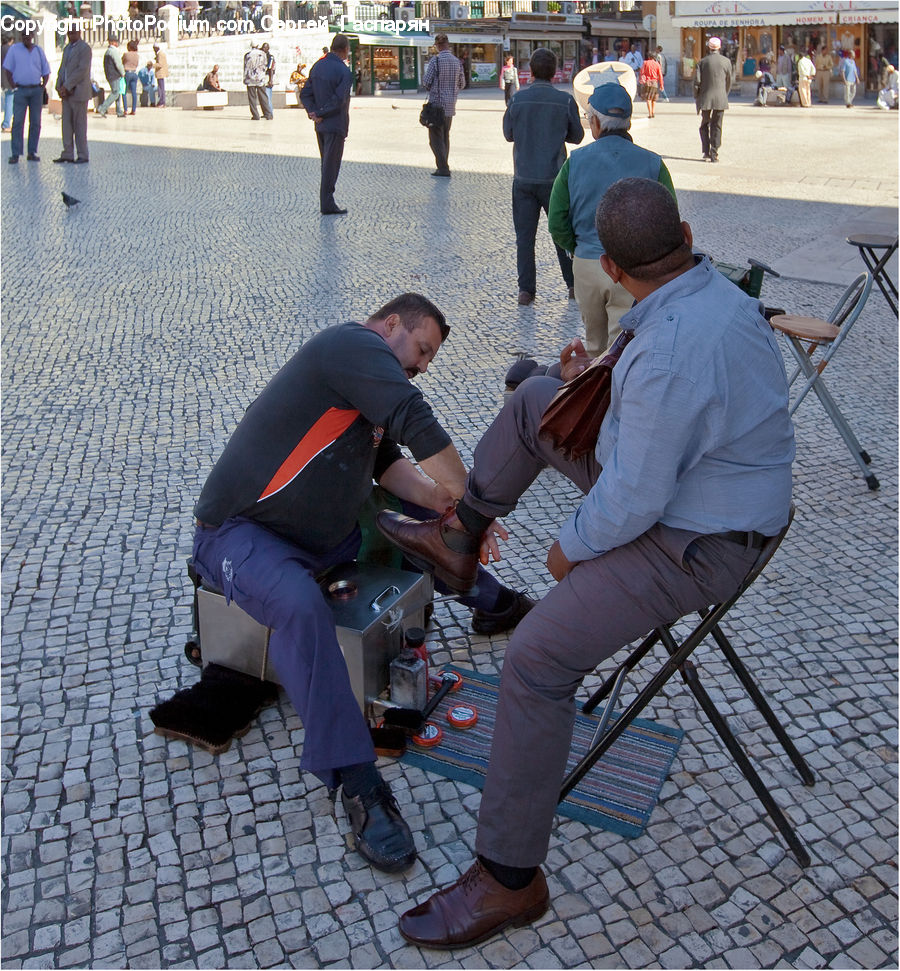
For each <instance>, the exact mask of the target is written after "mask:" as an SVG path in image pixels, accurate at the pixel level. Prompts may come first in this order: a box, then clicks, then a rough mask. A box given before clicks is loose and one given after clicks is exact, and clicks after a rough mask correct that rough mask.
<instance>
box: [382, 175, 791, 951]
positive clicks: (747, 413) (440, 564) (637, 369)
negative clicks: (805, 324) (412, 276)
mask: <svg viewBox="0 0 900 971" xmlns="http://www.w3.org/2000/svg"><path fill="white" fill-rule="evenodd" d="M597 227H598V232H599V235H600V238H601V240H602V243H603V249H604V254H603V256H601V257H600V259H601V260H602V261H603V268H604V270H605V271H606V272H607V273H608V274H609V275H610V277H611V278H612V279H613V280H615V281H617V282H621V283H622V285H623V286H624V287H625V288H626V289H627V290H628V292H629V293H630V294H632V296H633V297H634V298H635V300H636V301H637V303H636V305H635V306H634V307H633V308H632V309H631V310H630V311H629V312H628V313H626V314H625V315H624V316H623V318H622V329H623V330H631V331H634V339H633V340H632V341H631V342H630V343H629V344H628V345H627V347H625V349H624V351H623V353H622V357H621V358H620V360H619V362H618V364H616V366H615V368H614V370H613V372H612V393H611V402H610V406H609V410H608V411H607V414H606V416H605V418H604V420H603V424H602V425H601V428H600V434H599V437H598V440H597V446H596V450H595V451H594V452H588V454H587V455H585V456H583V457H582V458H581V459H579V460H577V461H574V462H572V461H568V460H567V459H566V458H565V457H564V456H563V455H562V453H561V452H557V451H555V450H554V448H553V446H552V444H551V443H550V442H549V441H547V440H545V439H543V438H540V437H539V436H538V427H539V425H540V420H541V415H542V413H543V412H544V410H545V408H546V407H547V404H548V402H549V401H550V399H551V398H552V396H553V394H554V393H555V391H556V390H557V388H558V387H559V384H560V382H559V381H558V380H555V379H553V378H549V377H534V378H528V379H527V380H525V381H523V382H522V383H521V384H520V385H519V387H518V388H517V389H516V391H515V393H514V394H513V395H512V397H511V398H510V400H509V401H508V402H507V404H506V406H505V407H504V409H503V410H502V411H501V412H500V415H499V416H498V417H497V419H496V420H495V421H494V423H493V424H492V425H491V427H490V428H489V429H488V430H487V432H486V433H485V435H484V437H483V438H482V439H481V441H480V442H479V444H478V446H477V447H476V449H475V459H474V463H473V468H472V471H471V472H470V474H469V478H468V482H467V484H466V492H465V495H464V497H463V498H462V500H461V501H460V502H459V504H458V505H457V506H456V510H455V512H452V513H451V512H448V513H447V514H446V515H445V516H444V517H442V519H441V520H440V521H439V522H438V523H436V524H435V523H416V522H414V521H410V520H404V519H403V517H399V518H398V515H397V514H396V513H387V512H381V513H379V515H378V518H377V522H378V524H379V526H381V528H382V531H383V532H385V533H386V534H387V535H388V536H389V537H390V538H391V539H392V540H393V541H394V542H395V543H396V544H397V545H398V546H400V548H401V549H403V550H405V551H406V552H407V553H412V554H414V555H416V556H418V557H419V558H422V559H426V560H430V561H431V562H432V563H434V564H436V566H435V569H436V571H437V570H438V569H440V570H442V571H444V572H452V573H453V574H455V575H457V576H459V577H460V578H462V579H464V580H465V579H466V578H467V577H473V576H474V574H475V568H476V564H477V562H478V550H479V547H480V546H481V543H482V536H483V535H484V534H485V532H486V531H487V530H488V529H490V528H491V523H492V521H493V520H494V518H495V517H497V516H504V515H506V514H507V513H508V512H510V511H511V510H512V509H514V508H515V506H516V502H517V501H518V499H519V497H520V496H521V495H522V494H523V493H524V492H525V491H526V490H527V489H528V487H529V486H530V485H531V483H532V482H533V481H534V479H535V478H536V477H537V475H538V474H539V472H540V471H541V469H543V468H545V467H546V466H548V465H550V466H553V467H554V468H555V469H558V470H559V471H560V472H562V473H563V475H566V476H567V477H568V478H570V479H571V480H572V481H573V482H574V483H575V484H576V485H578V486H579V487H580V488H581V489H582V491H583V492H584V494H585V498H584V500H583V501H582V503H581V505H580V506H579V507H578V508H577V509H576V510H575V511H574V512H573V513H572V515H571V516H570V517H569V519H568V520H567V521H566V522H565V523H563V524H562V527H561V529H560V531H559V535H558V537H557V539H556V541H555V542H554V543H553V545H552V546H551V548H550V552H549V554H548V557H547V569H548V571H549V572H550V574H551V575H552V576H553V578H554V579H555V580H557V581H558V583H557V585H556V586H555V587H553V588H552V589H551V590H550V592H549V593H548V594H547V596H546V597H544V599H543V600H541V601H540V602H539V603H538V604H537V605H536V606H535V607H534V609H533V610H532V611H531V612H530V613H529V614H528V616H527V617H525V619H524V620H523V621H522V623H521V624H519V626H518V627H517V628H516V632H515V634H514V635H513V636H512V639H511V640H510V643H509V647H508V648H507V651H506V658H505V660H504V664H503V678H502V682H501V688H500V700H499V705H498V710H497V720H496V726H495V730H494V737H493V743H492V748H491V758H490V764H489V768H488V771H487V777H486V779H485V785H484V793H483V795H482V798H481V811H480V815H479V819H478V833H477V838H476V842H475V850H476V853H477V857H478V858H477V860H476V862H475V863H474V864H473V866H472V868H471V869H470V870H469V871H468V872H467V873H466V874H465V875H464V876H463V877H461V878H460V879H459V880H458V881H457V882H456V883H455V884H453V885H452V886H450V887H447V888H445V889H444V890H441V891H439V892H438V893H436V894H434V895H433V896H432V897H431V898H430V899H429V900H427V901H426V902H425V903H423V904H420V905H419V906H418V907H416V908H414V909H413V910H411V911H409V912H408V913H406V914H404V915H403V916H402V917H401V918H400V931H401V933H402V934H403V936H404V937H405V938H406V939H407V940H409V941H412V942H413V943H415V944H419V945H423V946H428V947H438V948H449V947H461V946H465V945H471V944H475V943H477V942H478V941H481V940H485V939H486V938H488V937H490V936H491V935H493V934H495V933H496V932H497V931H499V930H501V929H502V928H504V927H506V926H520V925H523V924H527V923H529V922H531V921H534V920H536V919H537V918H539V917H540V916H541V915H542V914H543V913H544V912H545V911H546V910H547V907H548V905H549V894H548V890H547V883H546V881H545V879H544V875H543V873H542V872H541V869H540V865H541V863H542V862H543V861H544V858H545V856H546V854H547V849H548V845H549V841H550V833H551V830H552V827H553V818H554V815H555V813H556V804H557V799H558V796H559V791H560V787H561V784H562V780H563V774H564V771H565V765H566V757H567V755H568V752H569V747H570V744H571V737H572V726H573V721H574V717H575V693H576V691H577V689H578V687H579V685H580V684H581V681H582V679H583V678H584V676H585V675H586V674H588V673H590V672H591V671H593V670H594V669H595V668H596V667H597V666H598V665H599V664H600V663H601V662H602V661H603V660H604V659H605V658H608V657H610V656H611V655H613V654H614V653H615V652H616V651H618V650H619V649H620V648H621V647H624V646H625V645H626V644H629V643H630V642H631V641H633V640H635V639H636V638H638V637H640V636H642V635H644V634H646V633H647V632H648V631H650V630H652V629H653V628H654V627H657V626H659V625H661V624H667V623H670V622H673V621H675V620H676V619H678V618H680V617H681V616H683V615H684V614H687V613H689V612H691V611H693V610H697V609H699V608H701V607H706V606H708V605H709V604H712V603H718V602H720V601H721V600H723V599H725V598H726V597H729V596H731V595H732V594H733V593H734V591H735V590H736V589H737V588H738V586H739V585H740V583H741V581H742V580H743V579H744V577H745V576H746V574H747V572H748V571H749V570H750V568H751V567H752V566H753V564H754V562H755V561H756V558H757V556H758V548H759V546H760V545H762V542H763V537H764V536H771V535H774V534H776V533H778V531H779V530H780V529H781V528H782V527H783V526H784V524H785V523H786V522H787V520H788V515H789V507H790V499H791V462H792V460H793V457H794V435H793V430H792V427H791V421H790V418H789V417H788V408H787V405H788V389H787V379H786V376H785V372H784V365H783V363H782V359H781V353H780V351H779V349H778V346H777V344H776V341H775V338H774V336H773V333H772V328H771V327H770V326H769V325H768V323H767V322H766V321H765V319H764V318H763V317H762V316H761V315H760V313H759V304H758V302H757V301H756V300H753V299H751V298H750V297H748V296H746V294H743V293H741V291H740V290H739V289H738V288H737V287H735V286H732V285H731V284H730V283H729V282H728V281H727V280H726V279H725V278H724V277H723V276H722V275H721V274H720V273H718V272H717V271H716V270H715V269H714V267H713V266H712V264H711V263H710V261H709V259H707V258H705V257H695V256H694V255H693V253H692V252H691V243H692V236H691V231H690V227H689V226H688V224H687V223H684V222H681V219H680V216H679V213H678V207H677V204H676V202H675V200H674V199H673V198H672V195H671V193H670V192H669V191H668V190H667V189H666V188H665V187H664V186H663V185H661V184H660V183H659V182H656V181H653V180H650V179H636V178H629V179H623V180H622V181H620V182H618V183H616V184H615V185H613V186H611V187H610V189H609V190H608V191H607V192H606V194H605V196H604V198H603V201H602V202H601V203H600V205H599V207H598V210H597ZM445 537H447V538H450V540H451V542H452V548H451V547H449V546H448V545H447V544H446V543H445ZM458 550H468V552H455V551H458Z"/></svg>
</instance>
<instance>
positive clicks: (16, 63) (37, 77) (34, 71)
mask: <svg viewBox="0 0 900 971" xmlns="http://www.w3.org/2000/svg"><path fill="white" fill-rule="evenodd" d="M3 68H4V70H6V71H9V73H10V74H11V75H12V79H13V81H14V82H15V83H16V84H17V85H27V84H40V83H41V80H42V78H45V77H49V76H50V64H49V62H48V61H47V55H46V54H45V53H44V51H43V49H42V48H40V47H38V46H37V44H35V45H34V47H32V48H31V50H28V48H27V47H26V46H25V45H24V44H23V43H22V42H21V41H19V42H18V43H17V44H13V45H12V47H10V49H9V51H7V54H6V59H5V60H4V61H3Z"/></svg>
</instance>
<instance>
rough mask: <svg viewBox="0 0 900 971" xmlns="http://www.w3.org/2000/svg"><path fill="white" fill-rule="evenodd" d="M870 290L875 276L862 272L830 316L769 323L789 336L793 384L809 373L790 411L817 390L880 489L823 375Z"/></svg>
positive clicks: (866, 473)
mask: <svg viewBox="0 0 900 971" xmlns="http://www.w3.org/2000/svg"><path fill="white" fill-rule="evenodd" d="M871 291H872V278H871V277H870V276H869V274H868V273H861V274H860V275H859V276H858V277H857V278H856V279H855V280H854V281H853V283H851V284H850V286H849V287H847V289H846V290H845V291H844V293H843V294H842V296H841V298H840V299H839V300H838V302H837V304H836V305H835V308H834V310H832V311H831V315H830V316H829V318H828V320H820V319H819V318H818V317H798V316H795V315H793V314H776V315H775V316H774V317H772V318H771V319H770V321H769V323H770V324H771V325H772V327H774V328H775V329H776V330H779V331H781V333H783V334H784V335H785V337H787V339H788V346H789V347H790V349H791V351H792V353H793V355H794V357H795V359H796V361H797V368H796V370H795V371H794V373H793V374H792V375H791V378H790V382H789V383H790V384H791V385H793V383H794V381H796V380H797V377H798V376H799V375H800V374H801V373H802V374H803V375H804V376H805V377H806V383H805V384H804V385H803V387H802V388H801V389H800V391H799V393H798V394H797V397H796V398H795V399H794V403H793V404H792V405H791V411H790V413H791V414H792V415H793V414H794V412H795V411H796V410H797V407H798V406H799V404H800V402H801V401H802V400H803V399H804V398H805V397H806V395H807V394H808V393H809V392H810V391H815V393H816V397H817V398H818V399H819V401H821V402H822V407H823V408H824V409H825V412H826V414H827V415H828V417H829V418H830V419H831V421H832V423H833V425H834V427H835V428H836V429H837V430H838V432H840V435H841V438H843V439H844V441H845V442H846V444H847V448H849V449H850V454H851V455H852V456H853V458H854V460H855V461H856V464H857V465H858V466H859V467H860V469H861V471H862V474H863V478H864V479H865V480H866V485H868V487H869V488H870V489H877V488H878V487H879V482H878V479H876V478H875V475H874V474H873V473H872V472H871V471H870V470H869V468H868V466H869V463H870V462H871V461H872V460H871V458H870V457H869V453H868V452H867V451H866V450H865V449H864V448H863V447H862V446H861V445H860V444H859V442H858V441H857V438H856V436H855V435H854V434H853V431H852V430H851V428H850V425H849V424H848V423H847V419H846V418H844V416H843V415H842V414H841V410H840V409H839V408H838V406H837V404H836V403H835V400H834V398H832V397H831V394H830V392H829V391H828V388H826V387H825V381H824V379H823V378H822V372H823V371H824V370H825V368H826V367H827V366H828V363H829V361H831V359H832V358H833V357H834V355H835V354H836V353H837V349H838V348H839V347H840V346H841V344H842V342H843V341H844V339H845V338H846V336H847V334H848V333H850V328H851V327H852V326H853V325H854V323H856V320H857V318H858V317H859V315H860V314H861V313H862V309H863V307H864V306H865V304H866V301H867V300H868V299H869V294H870V293H871ZM819 349H823V351H824V353H823V354H822V355H821V357H820V358H819V360H818V361H817V362H816V363H815V364H814V363H813V357H814V356H815V353H816V351H818V350H819Z"/></svg>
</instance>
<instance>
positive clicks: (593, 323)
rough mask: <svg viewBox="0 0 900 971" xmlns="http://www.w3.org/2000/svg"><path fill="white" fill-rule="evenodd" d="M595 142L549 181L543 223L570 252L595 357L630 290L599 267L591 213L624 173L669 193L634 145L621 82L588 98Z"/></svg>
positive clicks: (653, 164) (651, 160) (656, 164)
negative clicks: (661, 185) (551, 186)
mask: <svg viewBox="0 0 900 971" xmlns="http://www.w3.org/2000/svg"><path fill="white" fill-rule="evenodd" d="M587 115H588V119H589V120H590V124H591V134H592V135H593V136H594V141H593V142H591V144H590V145H586V146H585V147H584V148H579V149H577V150H576V151H574V152H572V155H571V156H570V157H569V159H568V160H567V161H566V163H565V165H563V167H562V168H561V169H560V170H559V175H557V177H556V181H555V182H554V183H553V191H552V192H551V194H550V214H549V217H548V220H547V221H548V225H549V226H550V235H551V236H552V237H553V241H554V242H555V243H556V245H557V246H559V247H560V248H561V249H564V250H565V251H566V252H567V253H572V254H573V255H574V258H573V260H572V270H573V273H574V277H575V299H576V300H577V301H578V309H579V310H580V311H581V319H582V320H583V321H584V331H585V337H586V340H585V346H586V347H587V351H588V354H590V355H591V357H599V356H600V355H601V354H602V353H603V352H604V351H605V350H606V348H607V347H608V346H609V344H610V342H611V341H612V340H613V339H614V338H615V336H616V335H617V334H618V332H619V319H620V318H621V317H622V315H623V314H624V313H625V312H626V311H627V310H628V309H629V307H631V304H632V302H633V301H632V297H631V294H629V293H628V292H627V290H626V289H625V288H624V287H623V286H622V285H621V284H619V283H614V282H613V281H612V280H611V279H610V278H609V276H607V274H606V273H604V272H603V268H602V267H601V266H600V257H601V255H602V254H603V244H602V243H601V242H600V240H599V239H598V238H597V229H596V226H595V224H594V214H595V213H596V211H597V205H598V203H599V202H600V200H601V199H603V197H604V195H605V194H606V191H607V189H609V187H610V186H611V185H612V184H613V183H614V182H617V181H618V180H619V179H623V178H626V177H628V176H636V177H638V178H644V179H652V180H653V181H654V182H656V181H658V182H661V183H662V184H663V185H664V186H665V187H666V188H667V189H668V190H669V191H670V192H671V193H672V195H673V196H674V195H675V190H674V189H673V188H672V178H671V176H670V175H669V170H668V169H667V168H666V166H665V163H664V162H663V160H662V159H661V158H660V157H659V156H658V155H657V154H656V153H655V152H651V151H648V150H647V149H646V148H640V147H638V146H637V145H635V144H634V142H633V141H632V138H631V135H629V133H628V129H629V128H630V127H631V96H630V95H629V94H628V92H627V91H626V90H625V88H623V87H622V86H621V85H620V84H616V83H614V82H609V83H607V84H601V85H599V86H598V87H597V88H596V89H595V90H594V93H593V94H592V95H591V96H590V98H588V111H587Z"/></svg>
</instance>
